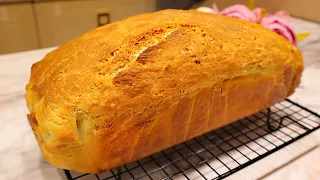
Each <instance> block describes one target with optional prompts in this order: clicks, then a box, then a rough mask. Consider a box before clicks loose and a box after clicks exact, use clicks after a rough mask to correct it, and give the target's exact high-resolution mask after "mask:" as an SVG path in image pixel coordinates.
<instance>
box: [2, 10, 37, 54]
mask: <svg viewBox="0 0 320 180" xmlns="http://www.w3.org/2000/svg"><path fill="white" fill-rule="evenodd" d="M35 27H36V26H35V20H34V16H33V13H32V6H31V4H4V5H0V54H5V53H12V52H17V51H25V50H30V49H37V48H40V46H39V44H38V38H37V33H36V28H35Z"/></svg>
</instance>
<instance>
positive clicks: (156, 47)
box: [26, 10, 303, 149]
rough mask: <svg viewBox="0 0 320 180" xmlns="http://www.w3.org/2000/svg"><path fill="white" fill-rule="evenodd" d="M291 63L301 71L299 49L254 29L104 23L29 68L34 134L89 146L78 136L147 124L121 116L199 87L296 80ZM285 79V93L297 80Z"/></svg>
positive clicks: (152, 20) (176, 16)
mask: <svg viewBox="0 0 320 180" xmlns="http://www.w3.org/2000/svg"><path fill="white" fill-rule="evenodd" d="M286 66H287V67H286ZM291 66H296V67H300V68H299V69H297V71H302V67H303V63H302V57H301V54H300V52H299V51H298V50H297V48H296V47H295V46H293V45H292V44H291V43H289V42H288V41H287V40H286V39H284V38H283V37H281V36H280V35H278V34H277V33H275V32H272V31H270V30H268V29H265V28H264V27H262V26H260V25H258V24H255V23H251V22H247V21H243V20H240V19H236V18H231V17H225V16H221V15H213V14H208V13H202V12H198V11H194V10H190V11H182V10H164V11H159V12H155V13H150V14H143V15H138V16H134V17H131V18H128V19H125V20H122V21H119V22H115V23H111V24H108V25H105V26H102V27H100V28H97V29H95V30H93V31H90V32H88V33H86V34H84V35H82V36H80V37H78V38H76V39H73V40H71V41H69V42H67V43H65V44H64V45H61V46H60V47H59V48H57V49H55V50H54V51H52V52H50V53H49V54H48V55H46V56H45V57H44V58H43V59H42V60H41V61H40V62H38V63H36V64H34V65H33V67H32V74H31V78H30V83H29V84H28V85H27V94H26V99H27V104H28V108H29V110H30V114H31V115H30V116H32V117H33V118H30V119H34V120H36V121H37V122H34V124H36V125H37V126H38V125H39V129H40V132H41V133H44V132H47V131H48V129H50V134H47V135H46V134H45V133H44V135H42V136H41V137H40V138H41V139H43V141H46V142H47V144H48V142H51V143H52V146H54V145H57V144H61V143H63V142H64V143H69V144H73V146H75V147H76V146H78V145H79V144H84V143H83V142H84V141H85V142H86V143H87V144H86V145H87V146H90V142H88V141H89V140H88V139H86V138H84V137H86V136H85V135H84V134H86V133H92V129H95V130H97V131H99V129H103V131H112V129H113V128H115V127H114V126H117V132H121V131H122V130H124V129H127V128H130V124H132V123H135V124H138V123H140V122H139V121H145V120H146V118H141V119H137V118H136V119H135V121H136V122H130V121H129V120H127V119H126V117H127V116H128V117H129V116H130V117H131V116H133V115H140V114H141V115H143V116H152V114H150V113H157V110H156V108H157V105H158V107H159V106H160V104H161V103H163V102H168V101H166V100H167V99H171V102H172V104H174V103H175V102H178V100H179V98H181V97H183V96H184V95H186V94H188V95H192V93H193V92H196V91H197V90H198V89H200V88H204V87H210V86H213V85H214V84H215V83H217V82H221V81H225V80H228V79H234V78H237V77H240V76H246V75H251V74H259V73H263V74H274V73H283V72H284V75H283V76H281V75H280V74H279V77H283V78H286V77H294V76H292V74H295V73H297V72H292V70H291V69H295V68H289V67H291ZM286 68H287V69H288V71H290V72H287V71H286ZM279 69H281V70H279ZM287 73H288V74H290V75H286V74H287ZM297 74H299V73H297ZM297 78H299V77H297ZM286 82H288V83H287V84H286V86H287V88H288V89H289V90H288V94H290V93H292V91H293V89H294V88H295V87H296V86H297V84H292V83H291V82H297V81H292V79H288V81H286ZM150 104H153V105H154V106H150ZM167 108H168V107H167ZM79 119H85V120H86V121H87V122H86V125H81V124H77V123H78V120H79ZM115 121H121V123H120V124H119V122H118V124H117V125H115V123H116V122H115ZM88 122H90V123H88ZM31 123H33V122H31ZM61 131H63V133H62V132H61ZM77 132H78V134H77ZM100 133H106V132H100ZM83 138H84V139H83ZM40 141H41V140H40ZM46 149H50V148H49V147H46Z"/></svg>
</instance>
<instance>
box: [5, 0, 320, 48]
mask: <svg viewBox="0 0 320 180" xmlns="http://www.w3.org/2000/svg"><path fill="white" fill-rule="evenodd" d="M213 2H215V3H216V4H217V5H218V6H219V8H220V9H223V8H225V7H227V6H230V5H232V4H237V3H238V4H247V2H248V0H0V54H6V53H13V52H19V51H25V50H33V49H39V48H46V47H53V46H58V45H60V44H63V43H64V42H66V41H68V40H70V39H72V38H75V37H77V36H79V35H81V34H83V33H85V32H87V31H89V30H91V29H94V28H96V27H98V26H101V25H104V24H108V23H110V22H114V21H118V20H121V19H124V18H126V17H129V16H133V15H136V14H141V13H146V12H153V11H156V10H161V9H167V8H175V9H190V8H196V7H199V6H208V7H211V5H212V3H213ZM256 7H264V8H267V9H268V12H271V13H272V12H275V11H277V10H280V9H284V10H287V11H289V12H290V14H291V15H293V16H296V17H300V18H304V19H308V20H311V21H315V22H320V11H319V7H320V0H268V1H267V0H256Z"/></svg>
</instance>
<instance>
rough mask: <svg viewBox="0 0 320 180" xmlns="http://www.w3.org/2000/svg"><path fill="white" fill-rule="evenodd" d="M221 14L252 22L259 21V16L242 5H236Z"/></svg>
mask: <svg viewBox="0 0 320 180" xmlns="http://www.w3.org/2000/svg"><path fill="white" fill-rule="evenodd" d="M220 14H223V15H225V16H231V17H236V18H239V19H243V20H246V21H251V22H258V20H259V19H258V17H257V15H256V14H255V13H254V12H253V11H251V10H250V9H248V8H247V6H245V5H241V4H236V5H233V6H230V7H227V8H225V9H224V10H222V11H221V13H220Z"/></svg>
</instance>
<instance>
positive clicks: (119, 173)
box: [118, 167, 121, 180]
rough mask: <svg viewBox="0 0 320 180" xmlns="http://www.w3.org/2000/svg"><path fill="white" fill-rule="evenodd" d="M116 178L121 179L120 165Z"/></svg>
mask: <svg viewBox="0 0 320 180" xmlns="http://www.w3.org/2000/svg"><path fill="white" fill-rule="evenodd" d="M118 180H121V167H118Z"/></svg>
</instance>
